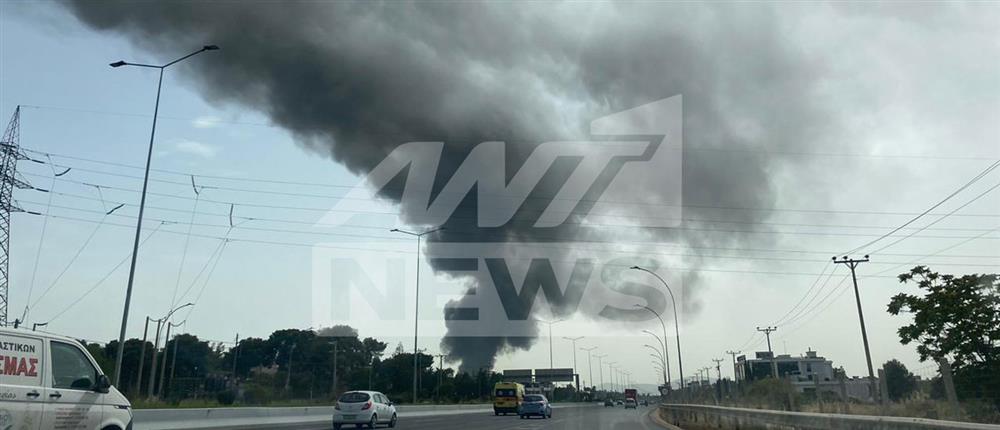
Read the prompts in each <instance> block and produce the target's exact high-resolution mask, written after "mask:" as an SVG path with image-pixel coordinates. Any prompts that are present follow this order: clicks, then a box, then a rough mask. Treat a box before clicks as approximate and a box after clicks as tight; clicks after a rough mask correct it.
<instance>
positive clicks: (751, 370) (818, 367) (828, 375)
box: [736, 349, 873, 402]
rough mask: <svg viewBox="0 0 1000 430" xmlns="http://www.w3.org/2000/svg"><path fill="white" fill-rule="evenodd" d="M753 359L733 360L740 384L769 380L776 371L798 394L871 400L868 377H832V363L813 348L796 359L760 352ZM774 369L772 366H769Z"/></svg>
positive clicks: (786, 355)
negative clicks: (828, 394)
mask: <svg viewBox="0 0 1000 430" xmlns="http://www.w3.org/2000/svg"><path fill="white" fill-rule="evenodd" d="M754 355H755V358H751V359H748V358H747V357H746V356H745V355H741V356H739V357H737V358H736V371H737V374H736V375H737V378H738V379H739V380H741V381H749V382H753V381H757V380H760V379H765V378H770V377H771V376H772V373H773V372H774V371H775V370H776V371H777V376H778V377H779V378H783V379H787V380H789V381H790V382H791V383H792V385H794V386H795V388H796V389H797V390H798V391H799V392H800V393H815V392H816V391H817V390H819V391H820V392H821V393H822V392H830V393H834V394H835V395H836V396H838V397H840V396H844V395H846V396H847V397H850V398H853V399H857V400H861V401H866V402H869V401H873V396H872V393H871V385H870V384H869V382H868V379H867V378H849V379H844V381H841V380H840V379H838V378H837V377H835V376H834V374H833V361H831V360H827V359H826V358H825V357H821V356H819V355H818V354H817V353H816V351H813V350H812V349H810V350H808V351H806V354H805V355H803V356H799V357H792V356H791V355H788V354H781V355H778V356H773V355H772V353H771V352H768V351H759V352H757V353H755V354H754ZM772 366H773V367H772Z"/></svg>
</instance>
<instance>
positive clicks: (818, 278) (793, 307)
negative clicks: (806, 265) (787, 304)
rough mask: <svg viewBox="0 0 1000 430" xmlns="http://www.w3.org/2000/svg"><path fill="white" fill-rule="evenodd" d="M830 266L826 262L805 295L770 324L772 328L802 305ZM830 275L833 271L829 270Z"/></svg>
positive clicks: (830, 264)
mask: <svg viewBox="0 0 1000 430" xmlns="http://www.w3.org/2000/svg"><path fill="white" fill-rule="evenodd" d="M830 266H832V263H830V262H829V261H827V263H826V265H825V266H823V269H822V270H820V271H819V276H817V277H816V280H814V281H813V283H812V285H810V286H809V289H808V290H806V293H805V294H803V295H802V297H800V298H799V301H798V302H796V303H795V305H794V306H792V308H791V309H789V310H788V312H786V313H785V314H784V315H782V316H781V317H780V318H778V319H777V320H775V322H773V323H771V325H773V326H776V325H779V324H781V322H782V321H783V320H784V319H785V318H786V317H788V316H789V315H791V313H792V312H794V311H795V310H796V309H798V307H799V305H801V304H802V302H803V301H804V300H805V299H806V297H809V293H811V292H812V291H813V289H815V288H816V285H818V284H819V280H820V279H822V278H823V273H826V269H827V268H828V267H830ZM831 269H835V267H833V268H831ZM830 274H831V275H832V274H833V270H830ZM828 279H829V278H828Z"/></svg>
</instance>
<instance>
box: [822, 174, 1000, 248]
mask: <svg viewBox="0 0 1000 430" xmlns="http://www.w3.org/2000/svg"><path fill="white" fill-rule="evenodd" d="M997 166H1000V160H997V161H995V162H994V163H993V164H990V165H989V166H987V167H986V169H984V170H983V171H981V172H979V174H977V175H976V176H974V177H973V178H972V179H970V180H969V181H968V182H966V183H965V184H963V185H962V186H961V187H958V189H957V190H955V191H953V192H952V193H951V194H948V195H947V196H946V197H945V198H944V199H941V200H940V201H939V202H937V203H935V204H934V205H933V206H931V207H929V208H927V210H925V211H923V212H921V213H920V214H918V215H917V216H915V217H913V218H911V219H910V220H909V221H906V222H905V223H903V224H902V225H900V226H899V227H896V228H894V229H892V230H890V231H889V232H888V233H886V234H883V235H881V236H879V237H878V238H876V239H874V240H871V241H869V242H867V243H865V244H864V245H861V246H859V247H857V248H854V249H852V250H850V251H847V252H843V253H838V254H841V255H846V254H852V253H855V252H858V251H860V250H862V249H864V248H867V247H869V246H871V245H874V244H875V243H878V242H879V241H881V240H883V239H885V238H887V237H889V236H892V235H893V234H895V233H896V232H898V231H899V230H901V229H903V228H905V227H906V226H908V225H910V224H912V223H914V222H915V221H917V220H918V219H920V218H922V217H923V216H925V215H928V214H930V213H931V211H933V210H934V209H937V208H938V206H941V205H943V204H944V203H945V202H947V201H948V200H950V199H951V198H952V197H955V196H956V195H958V193H961V192H962V191H964V190H965V189H966V188H968V187H970V186H971V185H972V184H975V183H976V182H978V181H979V180H980V179H982V178H983V177H984V176H986V175H988V174H989V173H990V172H992V171H993V169H996V168H997Z"/></svg>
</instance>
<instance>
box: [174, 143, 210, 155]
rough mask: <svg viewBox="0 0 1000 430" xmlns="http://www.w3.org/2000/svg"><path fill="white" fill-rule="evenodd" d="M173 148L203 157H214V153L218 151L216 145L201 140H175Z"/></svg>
mask: <svg viewBox="0 0 1000 430" xmlns="http://www.w3.org/2000/svg"><path fill="white" fill-rule="evenodd" d="M174 148H175V149H177V151H178V152H184V153H187V154H192V155H197V156H199V157H204V158H213V157H215V154H218V153H219V148H218V147H216V146H213V145H208V144H205V143H201V142H195V141H193V140H182V141H180V142H177V143H176V144H174Z"/></svg>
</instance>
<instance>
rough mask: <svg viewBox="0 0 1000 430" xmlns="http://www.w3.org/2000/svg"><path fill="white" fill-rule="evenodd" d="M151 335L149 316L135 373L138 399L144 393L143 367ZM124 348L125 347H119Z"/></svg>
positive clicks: (143, 332)
mask: <svg viewBox="0 0 1000 430" xmlns="http://www.w3.org/2000/svg"><path fill="white" fill-rule="evenodd" d="M148 334H149V316H147V317H146V325H144V326H143V329H142V344H140V348H139V369H138V370H136V371H135V395H136V396H137V397H138V396H139V394H140V393H142V365H143V364H145V363H146V336H147V335H148ZM118 347H119V348H123V347H124V345H118Z"/></svg>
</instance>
